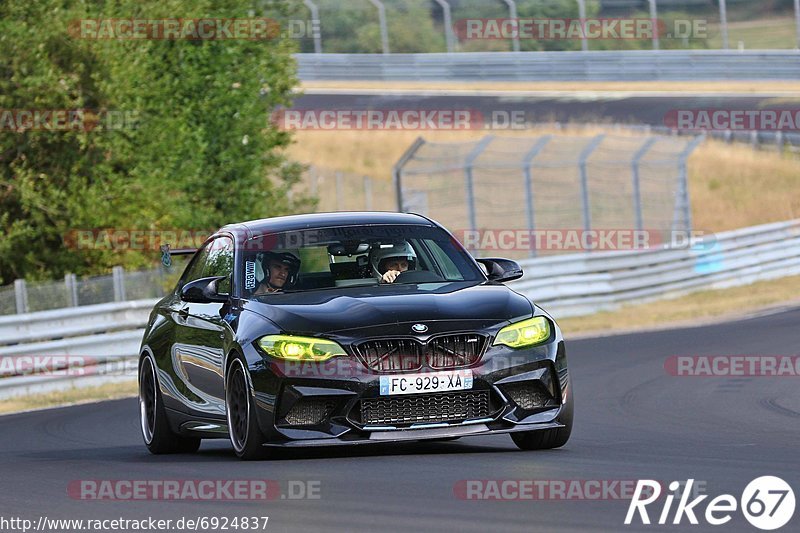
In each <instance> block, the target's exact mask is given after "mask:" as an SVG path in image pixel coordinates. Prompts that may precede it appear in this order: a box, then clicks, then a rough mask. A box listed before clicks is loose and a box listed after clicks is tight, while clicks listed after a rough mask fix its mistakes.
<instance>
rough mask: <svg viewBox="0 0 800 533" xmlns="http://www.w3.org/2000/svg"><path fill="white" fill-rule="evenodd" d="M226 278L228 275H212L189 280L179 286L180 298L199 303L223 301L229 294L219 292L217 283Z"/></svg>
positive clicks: (226, 299)
mask: <svg viewBox="0 0 800 533" xmlns="http://www.w3.org/2000/svg"><path fill="white" fill-rule="evenodd" d="M227 278H228V276H212V277H210V278H200V279H196V280H194V281H190V282H189V283H187V284H186V285H184V286H183V287H181V300H183V301H185V302H192V303H199V304H210V303H225V302H227V301H228V298H229V297H230V295H229V294H226V293H220V292H219V291H218V290H217V284H218V283H219V282H220V281H222V280H224V279H227Z"/></svg>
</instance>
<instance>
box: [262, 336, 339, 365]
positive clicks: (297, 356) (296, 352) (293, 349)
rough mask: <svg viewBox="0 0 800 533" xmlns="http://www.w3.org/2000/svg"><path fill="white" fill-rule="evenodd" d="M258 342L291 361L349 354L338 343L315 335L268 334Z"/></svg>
mask: <svg viewBox="0 0 800 533" xmlns="http://www.w3.org/2000/svg"><path fill="white" fill-rule="evenodd" d="M258 343H259V345H260V346H261V348H262V349H263V350H264V351H265V352H267V353H268V354H269V355H271V356H272V357H277V358H278V359H286V360H289V361H327V360H328V359H330V358H331V357H336V356H338V355H347V352H345V351H344V349H343V348H342V347H341V346H339V345H338V344H337V343H335V342H333V341H330V340H327V339H315V338H314V337H296V336H294V335H267V336H266V337H262V338H261V339H259V341H258Z"/></svg>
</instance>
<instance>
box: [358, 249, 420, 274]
mask: <svg viewBox="0 0 800 533" xmlns="http://www.w3.org/2000/svg"><path fill="white" fill-rule="evenodd" d="M369 263H370V266H371V267H372V272H373V274H374V275H375V276H376V277H377V278H378V279H379V280H380V282H381V283H394V280H395V279H397V276H399V275H400V273H402V272H405V271H407V270H416V268H417V254H416V253H415V252H414V248H412V247H411V245H410V244H409V243H407V242H402V243H399V244H377V245H375V246H374V247H373V249H372V250H371V251H370V253H369Z"/></svg>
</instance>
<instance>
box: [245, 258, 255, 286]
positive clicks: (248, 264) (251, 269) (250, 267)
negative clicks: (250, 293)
mask: <svg viewBox="0 0 800 533" xmlns="http://www.w3.org/2000/svg"><path fill="white" fill-rule="evenodd" d="M244 288H245V289H247V290H251V289H255V288H256V264H255V262H254V261H245V262H244Z"/></svg>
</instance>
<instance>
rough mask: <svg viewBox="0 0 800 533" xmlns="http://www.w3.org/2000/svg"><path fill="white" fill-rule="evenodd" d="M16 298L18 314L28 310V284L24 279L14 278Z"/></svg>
mask: <svg viewBox="0 0 800 533" xmlns="http://www.w3.org/2000/svg"><path fill="white" fill-rule="evenodd" d="M14 299H15V300H16V304H17V314H19V315H21V314H22V313H27V312H28V286H27V285H26V283H25V280H24V279H15V280H14Z"/></svg>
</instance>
